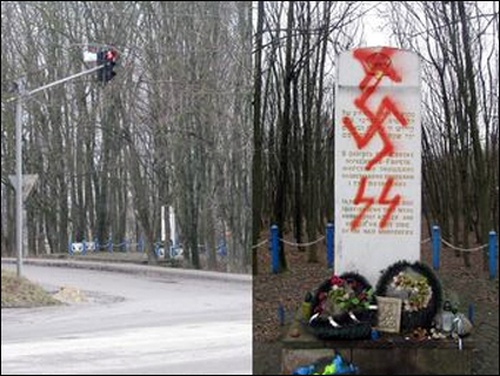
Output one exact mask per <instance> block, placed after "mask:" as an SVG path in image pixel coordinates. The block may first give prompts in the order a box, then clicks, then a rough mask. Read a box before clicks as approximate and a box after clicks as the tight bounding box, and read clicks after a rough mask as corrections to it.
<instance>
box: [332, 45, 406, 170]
mask: <svg viewBox="0 0 500 376" xmlns="http://www.w3.org/2000/svg"><path fill="white" fill-rule="evenodd" d="M394 52H395V50H394V49H390V48H387V47H384V48H382V50H381V51H380V52H377V53H373V52H372V51H369V50H366V49H360V50H356V51H355V52H354V57H355V58H356V59H358V60H359V61H360V62H361V64H362V65H363V69H364V71H365V74H366V75H365V77H364V78H363V80H362V81H361V83H360V84H359V88H360V89H361V91H362V93H361V95H360V96H359V97H358V98H356V99H355V100H354V104H355V106H356V107H357V108H358V109H359V110H361V112H362V113H363V114H364V115H365V116H366V117H367V118H368V120H369V122H370V125H369V127H368V130H367V131H366V133H365V134H364V135H361V134H360V133H359V132H358V130H357V129H356V126H355V125H354V123H353V121H352V120H351V119H350V118H349V117H348V116H345V117H344V118H343V119H342V123H343V124H344V126H345V127H346V128H347V130H348V131H349V132H350V133H351V135H352V136H353V138H354V141H355V142H356V146H357V147H358V149H363V148H364V147H365V146H366V145H368V144H369V143H370V141H371V140H372V138H373V137H374V136H375V134H377V133H378V135H379V136H380V139H381V140H382V142H383V147H382V149H381V150H380V151H379V152H378V153H377V154H376V155H375V156H374V157H373V159H371V160H370V161H369V162H368V164H367V165H366V166H365V169H366V170H371V169H372V168H373V166H375V165H376V164H377V163H379V162H380V161H381V160H382V159H383V158H384V157H387V156H391V155H393V154H394V145H393V143H392V142H391V139H390V137H389V136H388V134H387V132H386V129H385V128H384V122H385V121H386V119H387V117H388V116H389V115H390V114H393V115H394V117H395V118H396V119H397V120H398V122H399V123H400V124H401V125H402V126H406V125H408V121H407V120H406V118H405V117H404V116H403V114H402V113H401V112H400V111H399V109H398V108H397V106H396V104H395V103H394V102H393V101H392V100H391V99H390V98H389V97H387V96H386V97H384V98H383V99H382V101H381V102H380V105H379V106H378V107H377V108H376V109H375V111H374V112H373V111H372V110H370V109H369V108H368V106H367V102H368V100H369V99H370V97H371V96H372V94H373V93H375V92H376V90H377V87H378V85H379V84H380V81H381V80H382V78H383V77H388V78H389V79H391V80H392V81H395V82H401V77H400V76H399V75H398V73H397V72H396V71H395V70H394V68H393V67H392V64H391V55H392V54H393V53H394Z"/></svg>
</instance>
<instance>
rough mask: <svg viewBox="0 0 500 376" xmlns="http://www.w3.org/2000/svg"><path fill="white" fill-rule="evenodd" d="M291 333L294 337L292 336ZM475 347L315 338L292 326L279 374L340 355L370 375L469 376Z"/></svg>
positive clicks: (395, 338) (399, 339)
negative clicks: (460, 347)
mask: <svg viewBox="0 0 500 376" xmlns="http://www.w3.org/2000/svg"><path fill="white" fill-rule="evenodd" d="M290 334H292V335H293V336H291V335H290ZM473 350H474V344H473V341H472V339H471V338H470V337H468V338H465V339H463V344H462V350H459V348H458V340H454V339H451V338H449V339H438V340H432V339H425V340H416V339H412V338H408V337H406V338H405V337H403V336H401V335H396V334H386V333H381V337H380V338H379V339H377V340H358V341H346V340H327V341H322V340H318V339H317V338H316V337H314V336H313V335H312V334H311V333H310V332H309V330H308V328H307V327H306V326H305V325H302V324H300V323H297V322H295V323H293V324H292V325H291V326H290V327H289V328H288V329H287V331H286V333H285V335H284V338H283V350H282V367H281V369H282V373H283V374H288V375H290V374H292V371H293V370H294V369H295V368H297V367H299V366H302V365H306V364H311V363H314V362H315V361H317V360H318V359H320V358H322V357H333V355H334V354H335V351H337V352H339V353H340V354H341V355H342V357H343V358H344V360H345V361H347V362H351V363H353V364H354V365H355V366H356V367H358V369H359V372H360V374H369V375H391V374H392V375H417V374H418V375H435V374H439V375H452V374H455V375H467V374H472V354H473Z"/></svg>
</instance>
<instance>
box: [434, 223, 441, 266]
mask: <svg viewBox="0 0 500 376" xmlns="http://www.w3.org/2000/svg"><path fill="white" fill-rule="evenodd" d="M440 252H441V229H440V228H439V226H436V225H434V226H432V267H433V268H434V270H439V254H440Z"/></svg>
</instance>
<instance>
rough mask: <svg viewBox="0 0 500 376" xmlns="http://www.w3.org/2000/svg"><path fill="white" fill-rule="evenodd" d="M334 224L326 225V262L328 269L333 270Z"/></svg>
mask: <svg viewBox="0 0 500 376" xmlns="http://www.w3.org/2000/svg"><path fill="white" fill-rule="evenodd" d="M333 230H334V227H333V223H328V224H327V225H326V260H327V267H328V269H333V233H334V231H333Z"/></svg>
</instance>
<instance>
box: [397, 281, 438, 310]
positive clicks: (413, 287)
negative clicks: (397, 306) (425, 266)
mask: <svg viewBox="0 0 500 376" xmlns="http://www.w3.org/2000/svg"><path fill="white" fill-rule="evenodd" d="M391 287H392V288H394V289H395V290H396V291H398V292H401V293H403V309H404V310H405V311H419V310H421V309H424V308H427V306H428V305H429V302H430V301H431V298H432V288H431V286H430V285H429V283H428V282H427V278H425V277H424V276H422V275H419V274H416V273H409V272H405V271H400V272H399V273H398V274H396V275H395V276H394V277H393V278H392V283H391Z"/></svg>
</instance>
